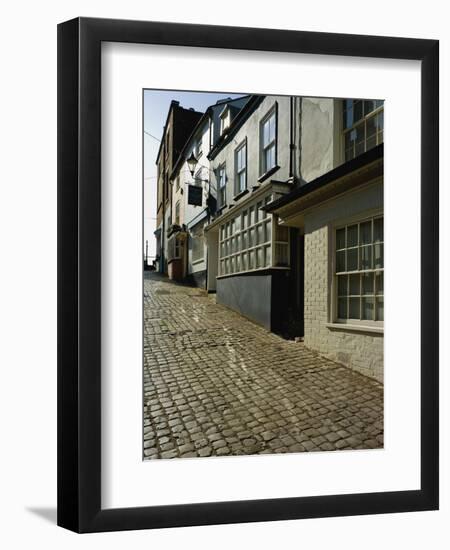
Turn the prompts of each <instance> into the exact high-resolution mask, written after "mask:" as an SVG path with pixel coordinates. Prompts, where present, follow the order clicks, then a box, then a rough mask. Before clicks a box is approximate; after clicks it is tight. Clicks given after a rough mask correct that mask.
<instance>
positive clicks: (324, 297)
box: [304, 181, 384, 382]
mask: <svg viewBox="0 0 450 550" xmlns="http://www.w3.org/2000/svg"><path fill="white" fill-rule="evenodd" d="M382 207H383V184H382V182H381V181H378V182H375V183H373V184H371V185H370V186H368V187H365V188H364V189H361V190H359V191H357V192H353V193H351V194H346V195H343V196H341V197H338V198H336V199H334V200H333V201H329V202H328V203H326V204H325V205H323V206H321V207H320V208H316V209H312V210H311V212H310V213H308V214H306V215H305V283H304V284H305V310H304V311H305V344H306V345H307V346H308V347H310V348H312V349H314V350H317V351H318V352H319V353H321V354H323V355H325V356H327V357H329V358H330V359H332V360H335V361H337V362H339V363H342V364H344V365H346V366H348V367H350V368H352V369H354V370H356V371H358V372H361V373H362V374H365V375H367V376H370V377H372V378H376V379H377V380H379V381H380V382H382V381H383V362H384V359H383V346H384V337H383V335H382V334H376V333H368V332H366V333H364V332H359V331H358V332H354V331H350V330H349V329H345V328H344V329H332V328H329V327H327V326H326V325H327V323H329V322H330V321H332V319H331V300H332V295H331V292H332V278H333V276H332V233H333V231H334V229H333V225H334V224H335V223H341V222H343V221H345V220H347V219H349V218H351V217H353V216H358V215H361V217H363V216H364V215H366V214H367V215H371V213H372V212H375V211H378V212H379V211H380V209H382ZM343 326H344V325H343Z"/></svg>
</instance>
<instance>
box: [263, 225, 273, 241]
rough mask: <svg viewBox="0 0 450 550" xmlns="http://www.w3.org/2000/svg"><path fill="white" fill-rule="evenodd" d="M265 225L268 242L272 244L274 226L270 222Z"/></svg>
mask: <svg viewBox="0 0 450 550" xmlns="http://www.w3.org/2000/svg"><path fill="white" fill-rule="evenodd" d="M264 225H265V226H266V242H270V241H271V240H272V224H271V222H270V220H268V221H267V222H266V223H265V224H264Z"/></svg>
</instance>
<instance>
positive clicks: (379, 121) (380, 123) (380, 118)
mask: <svg viewBox="0 0 450 550" xmlns="http://www.w3.org/2000/svg"><path fill="white" fill-rule="evenodd" d="M375 124H376V125H377V128H378V130H383V128H384V111H381V113H378V114H377V116H376V117H375Z"/></svg>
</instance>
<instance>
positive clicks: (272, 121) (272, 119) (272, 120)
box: [269, 113, 276, 141]
mask: <svg viewBox="0 0 450 550" xmlns="http://www.w3.org/2000/svg"><path fill="white" fill-rule="evenodd" d="M269 123H270V134H269V137H270V141H273V140H274V139H275V131H276V124H275V113H274V114H273V115H272V116H271V117H270V119H269Z"/></svg>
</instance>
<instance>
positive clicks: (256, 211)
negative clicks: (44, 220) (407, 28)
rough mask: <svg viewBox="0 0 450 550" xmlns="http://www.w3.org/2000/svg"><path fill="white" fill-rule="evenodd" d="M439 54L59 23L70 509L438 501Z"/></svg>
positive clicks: (146, 520) (193, 513)
mask: <svg viewBox="0 0 450 550" xmlns="http://www.w3.org/2000/svg"><path fill="white" fill-rule="evenodd" d="M438 51H439V49H438V42H437V41H435V40H425V39H424V40H422V39H420V40H419V39H410V38H388V37H376V36H359V35H341V34H328V33H312V32H299V31H284V30H273V29H253V28H239V27H218V26H206V25H187V24H172V23H161V22H142V21H121V20H106V19H105V20H102V19H89V18H78V19H74V20H71V21H68V22H65V23H62V24H60V25H59V27H58V212H59V214H58V524H59V525H60V526H62V527H65V528H68V529H71V530H73V531H76V532H97V531H113V530H125V529H149V528H161V527H174V526H188V525H207V524H219V523H236V522H254V521H274V520H282V519H296V518H299V519H300V518H312V517H327V516H344V515H345V516H348V515H358V514H378V513H390V512H405V511H421V510H435V509H437V508H438V479H439V478H438V469H439V463H438V455H439V449H438V431H439V429H438V303H439V302H438V180H439V177H438V150H439V144H438V141H439V113H438V89H439V86H438V65H439V57H438V55H439V54H438ZM385 297H386V299H385Z"/></svg>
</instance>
